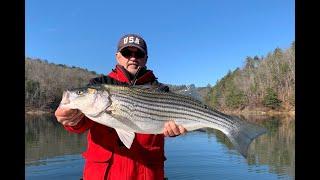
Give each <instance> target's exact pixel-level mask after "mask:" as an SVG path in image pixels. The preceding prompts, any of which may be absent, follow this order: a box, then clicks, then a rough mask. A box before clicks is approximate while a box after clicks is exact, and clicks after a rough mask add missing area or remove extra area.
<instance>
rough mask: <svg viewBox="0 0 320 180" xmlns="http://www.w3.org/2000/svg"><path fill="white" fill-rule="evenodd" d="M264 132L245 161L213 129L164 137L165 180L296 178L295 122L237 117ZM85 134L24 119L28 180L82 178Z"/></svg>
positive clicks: (49, 120) (49, 121)
mask: <svg viewBox="0 0 320 180" xmlns="http://www.w3.org/2000/svg"><path fill="white" fill-rule="evenodd" d="M242 118H245V119H247V120H248V121H252V122H255V123H258V124H260V125H262V126H264V127H265V128H267V129H268V133H266V134H264V135H262V136H260V137H259V138H257V139H255V140H254V141H253V142H252V144H251V145H250V147H249V152H248V157H247V159H245V158H244V157H242V156H241V155H240V154H239V153H238V152H236V151H235V150H234V149H233V147H232V145H231V143H230V142H229V140H228V139H227V138H226V136H225V135H224V134H222V133H221V132H219V131H216V130H212V129H204V130H201V131H194V132H189V133H187V135H184V136H178V137H174V138H166V141H165V154H166V158H167V160H166V161H165V175H166V177H168V178H169V180H187V179H190V180H191V179H192V180H196V179H199V180H209V179H210V180H212V179H230V180H237V179H239V180H240V179H241V180H243V179H246V180H250V179H255V180H256V179H259V180H264V179H266V180H267V179H295V120H294V118H279V117H261V116H259V117H258V116H252V117H242ZM85 150H86V133H85V134H73V133H69V132H68V131H66V130H65V129H64V128H63V127H62V126H61V125H60V124H59V123H58V122H57V121H56V119H55V117H53V116H27V115H26V121H25V177H26V179H27V180H43V179H45V180H65V179H68V180H72V179H75V180H78V179H80V177H81V175H82V168H83V164H84V160H83V159H82V156H81V153H82V152H83V151H85Z"/></svg>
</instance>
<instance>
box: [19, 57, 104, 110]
mask: <svg viewBox="0 0 320 180" xmlns="http://www.w3.org/2000/svg"><path fill="white" fill-rule="evenodd" d="M96 76H98V74H97V73H96V72H94V71H88V70H87V69H83V68H80V67H75V66H71V67H70V66H67V65H64V64H54V63H49V62H48V61H47V60H41V59H32V58H29V57H26V58H25V108H26V110H28V109H41V110H50V109H55V108H56V107H58V105H59V103H60V101H61V98H62V93H63V91H64V90H66V89H69V88H75V87H81V86H84V85H86V84H87V83H88V82H89V79H90V78H93V77H96Z"/></svg>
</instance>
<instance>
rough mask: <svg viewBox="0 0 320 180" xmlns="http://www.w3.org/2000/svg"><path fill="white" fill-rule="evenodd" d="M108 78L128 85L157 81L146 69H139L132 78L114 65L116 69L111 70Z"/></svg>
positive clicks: (121, 68)
mask: <svg viewBox="0 0 320 180" xmlns="http://www.w3.org/2000/svg"><path fill="white" fill-rule="evenodd" d="M108 76H109V77H111V78H113V79H116V80H117V81H120V82H126V83H128V84H130V85H138V84H145V83H148V82H152V81H154V80H156V79H157V78H156V77H155V76H154V74H153V72H152V71H151V70H147V68H146V67H142V68H139V69H138V71H137V73H136V74H135V75H134V76H133V75H131V74H130V73H129V72H128V71H127V70H126V69H125V68H124V67H123V66H121V65H116V68H115V69H113V70H112V72H111V73H109V75H108Z"/></svg>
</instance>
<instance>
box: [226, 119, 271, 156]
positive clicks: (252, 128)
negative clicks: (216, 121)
mask: <svg viewBox="0 0 320 180" xmlns="http://www.w3.org/2000/svg"><path fill="white" fill-rule="evenodd" d="M232 118H235V120H236V123H239V126H237V128H232V129H231V130H230V131H229V132H227V133H226V135H227V137H228V138H229V139H230V141H231V143H232V144H233V146H234V147H235V148H236V149H237V150H238V151H239V152H240V154H241V155H243V156H244V157H245V158H247V153H248V148H249V146H250V144H251V142H252V141H253V140H254V139H255V138H257V137H258V136H260V135H262V134H264V133H266V132H267V131H266V129H265V128H263V127H260V126H258V125H255V124H252V123H249V122H246V121H243V120H240V119H239V118H237V117H232Z"/></svg>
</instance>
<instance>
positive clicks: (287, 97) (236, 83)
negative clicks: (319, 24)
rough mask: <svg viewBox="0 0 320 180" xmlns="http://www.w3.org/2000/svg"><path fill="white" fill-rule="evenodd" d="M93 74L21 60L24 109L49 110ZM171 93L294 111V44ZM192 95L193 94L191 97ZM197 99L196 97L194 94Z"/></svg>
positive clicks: (222, 104) (226, 106)
mask: <svg viewBox="0 0 320 180" xmlns="http://www.w3.org/2000/svg"><path fill="white" fill-rule="evenodd" d="M99 75H101V74H97V73H96V72H94V71H89V70H87V69H83V68H80V67H75V66H71V67H70V66H67V65H64V64H54V63H49V62H48V61H47V60H41V59H32V58H29V57H26V58H25V107H26V109H27V110H28V109H42V110H53V109H56V107H57V106H58V105H59V103H60V101H61V97H62V93H63V91H64V90H66V89H69V88H74V87H81V86H84V85H86V84H87V83H88V81H89V79H91V78H93V77H97V76H99ZM168 86H169V88H170V90H171V91H181V90H183V89H191V91H188V93H189V94H190V92H191V93H194V92H195V90H196V91H198V93H199V94H200V96H201V97H199V98H198V99H204V101H205V103H206V104H208V105H209V106H212V107H214V108H216V109H219V110H221V111H224V110H242V109H245V108H247V109H256V108H271V109H285V110H294V107H295V42H292V43H291V46H290V47H289V48H288V49H280V48H276V49H275V50H274V51H273V52H270V53H268V54H267V56H266V57H258V56H254V57H250V56H248V57H247V58H246V59H245V61H244V65H243V67H242V68H236V69H235V70H234V71H231V70H230V71H229V72H228V73H227V74H226V75H225V76H224V77H223V78H221V79H220V80H218V81H217V82H216V84H215V85H214V86H212V87H211V85H208V86H207V87H195V86H194V85H193V84H192V85H189V86H187V85H180V86H178V85H168ZM191 95H192V96H196V95H197V94H196V93H194V94H191ZM198 96H199V95H198Z"/></svg>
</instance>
